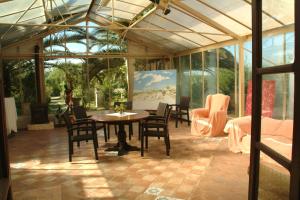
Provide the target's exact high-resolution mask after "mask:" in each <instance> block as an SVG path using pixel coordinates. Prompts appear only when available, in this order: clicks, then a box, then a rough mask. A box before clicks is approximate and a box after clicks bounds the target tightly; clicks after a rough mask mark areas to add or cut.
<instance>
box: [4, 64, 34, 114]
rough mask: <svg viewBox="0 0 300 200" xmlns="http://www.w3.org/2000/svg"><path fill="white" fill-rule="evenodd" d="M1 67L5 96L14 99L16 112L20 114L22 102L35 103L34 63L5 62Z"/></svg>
mask: <svg viewBox="0 0 300 200" xmlns="http://www.w3.org/2000/svg"><path fill="white" fill-rule="evenodd" d="M3 66H4V91H5V96H13V97H14V98H15V101H16V105H17V112H18V113H20V111H21V103H22V102H29V103H33V102H36V85H35V65H34V61H33V60H5V61H4V62H3Z"/></svg>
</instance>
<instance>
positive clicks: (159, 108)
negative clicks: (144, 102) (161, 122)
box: [156, 102, 168, 116]
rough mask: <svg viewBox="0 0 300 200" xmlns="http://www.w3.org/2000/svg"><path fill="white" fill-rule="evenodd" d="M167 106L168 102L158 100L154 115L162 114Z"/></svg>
mask: <svg viewBox="0 0 300 200" xmlns="http://www.w3.org/2000/svg"><path fill="white" fill-rule="evenodd" d="M167 107H168V104H166V103H162V102H159V104H158V106H157V111H156V115H157V116H164V115H165V112H166V108H167Z"/></svg>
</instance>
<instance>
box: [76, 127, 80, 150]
mask: <svg viewBox="0 0 300 200" xmlns="http://www.w3.org/2000/svg"><path fill="white" fill-rule="evenodd" d="M79 134H80V133H79V130H77V135H79ZM77 147H80V141H77Z"/></svg>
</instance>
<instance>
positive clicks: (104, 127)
mask: <svg viewBox="0 0 300 200" xmlns="http://www.w3.org/2000/svg"><path fill="white" fill-rule="evenodd" d="M103 132H104V141H105V142H107V133H106V125H105V124H104V125H103Z"/></svg>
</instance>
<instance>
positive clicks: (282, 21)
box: [262, 0, 295, 67]
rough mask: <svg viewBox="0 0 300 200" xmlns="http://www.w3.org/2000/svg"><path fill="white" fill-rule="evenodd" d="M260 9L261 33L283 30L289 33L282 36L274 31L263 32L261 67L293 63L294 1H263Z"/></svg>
mask: <svg viewBox="0 0 300 200" xmlns="http://www.w3.org/2000/svg"><path fill="white" fill-rule="evenodd" d="M262 9H263V13H262V28H263V31H267V30H271V29H283V30H284V31H288V32H290V33H282V34H278V33H276V32H275V31H270V32H268V33H264V32H263V59H264V60H263V67H270V66H276V65H282V64H287V63H293V62H294V43H295V39H294V37H293V33H294V30H295V28H294V23H295V18H294V11H295V0H284V1H283V0H281V1H278V0H263V1H262ZM275 34H276V35H275ZM287 54H289V58H288V59H287Z"/></svg>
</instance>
